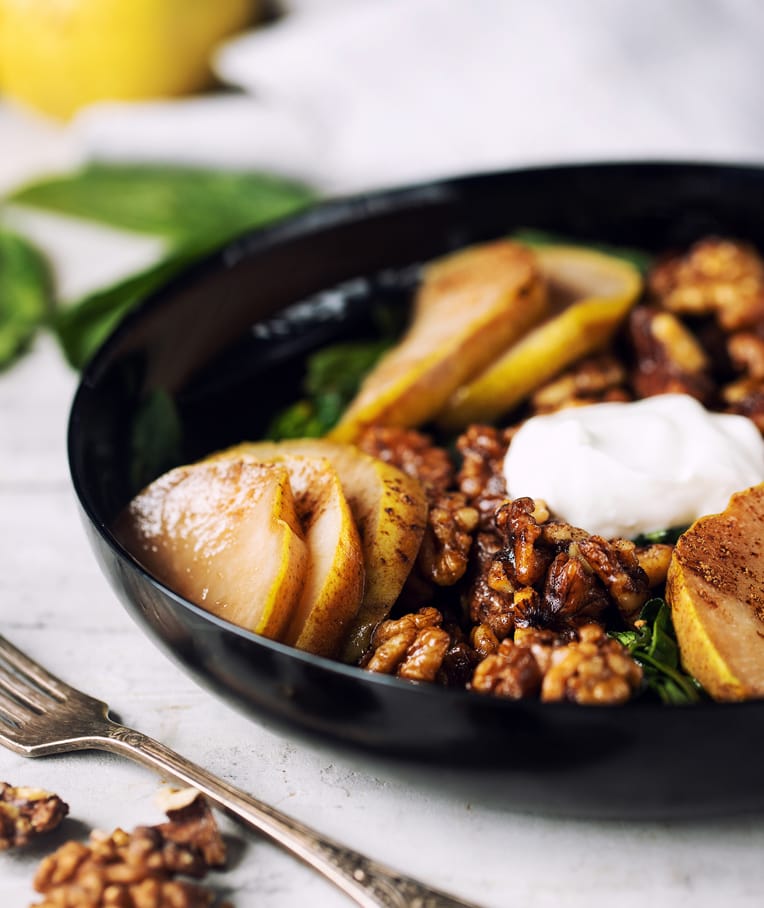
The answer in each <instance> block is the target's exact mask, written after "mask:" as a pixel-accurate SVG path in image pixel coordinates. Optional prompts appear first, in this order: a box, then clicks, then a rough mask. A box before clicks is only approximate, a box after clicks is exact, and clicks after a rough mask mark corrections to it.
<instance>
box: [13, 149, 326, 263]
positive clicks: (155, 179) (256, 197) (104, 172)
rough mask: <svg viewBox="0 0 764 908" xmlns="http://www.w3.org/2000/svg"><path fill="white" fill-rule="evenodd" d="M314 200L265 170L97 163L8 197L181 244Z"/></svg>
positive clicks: (211, 238) (226, 234) (224, 235)
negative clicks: (225, 169) (151, 234)
mask: <svg viewBox="0 0 764 908" xmlns="http://www.w3.org/2000/svg"><path fill="white" fill-rule="evenodd" d="M313 199H314V195H313V193H312V192H311V191H310V190H308V189H307V188H306V187H304V186H302V185H300V184H297V183H292V182H290V181H288V180H282V179H279V178H277V177H273V176H267V175H265V174H260V173H243V172H231V171H223V170H207V169H203V168H196V167H175V166H170V165H119V164H91V165H89V166H87V167H84V168H83V169H81V170H79V171H77V172H75V173H73V174H68V175H64V176H60V177H55V178H52V179H48V180H43V181H41V182H38V183H33V184H31V185H29V186H26V187H24V188H22V189H20V190H19V191H17V192H16V193H14V194H13V195H12V196H11V197H10V200H11V201H13V202H15V203H18V204H22V205H29V206H32V207H34V208H43V209H46V210H48V211H55V212H58V213H61V214H67V215H73V216H75V217H80V218H85V219H88V220H93V221H100V222H101V223H104V224H108V225H110V226H112V227H120V228H123V229H125V230H134V231H136V232H138V233H153V234H158V235H160V236H165V237H168V238H169V239H171V240H174V241H176V242H177V243H178V244H180V245H183V244H185V243H187V242H193V243H194V244H195V245H198V244H199V243H209V242H218V243H222V242H223V241H224V240H226V239H228V238H230V237H232V236H234V235H235V234H237V233H240V232H242V231H243V230H246V229H247V228H249V227H255V226H257V225H260V224H264V223H266V222H267V221H271V220H274V219H275V218H279V217H283V216H284V215H286V214H289V213H290V212H292V211H295V210H296V209H297V208H300V207H302V206H303V205H306V204H307V203H309V202H310V201H312V200H313Z"/></svg>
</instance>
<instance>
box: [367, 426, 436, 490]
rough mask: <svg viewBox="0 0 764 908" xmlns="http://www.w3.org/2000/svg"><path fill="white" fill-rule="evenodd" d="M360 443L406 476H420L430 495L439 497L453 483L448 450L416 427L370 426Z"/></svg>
mask: <svg viewBox="0 0 764 908" xmlns="http://www.w3.org/2000/svg"><path fill="white" fill-rule="evenodd" d="M356 444H357V446H358V447H359V448H360V449H361V450H362V451H365V452H366V453H367V454H371V455H372V457H377V458H379V460H384V461H385V462H386V463H389V464H392V465H393V466H394V467H398V469H399V470H401V471H402V472H403V473H406V475H407V476H411V477H413V478H414V479H418V480H419V481H420V482H421V483H422V486H423V487H424V490H425V492H426V493H427V495H428V497H437V496H438V495H440V494H441V493H442V492H445V491H446V489H448V488H449V487H450V486H452V485H453V483H454V467H453V464H452V463H451V459H450V458H449V456H448V452H447V451H446V450H444V449H443V448H439V447H437V446H436V445H433V443H432V439H431V438H430V437H429V436H427V435H424V434H422V433H421V432H416V431H414V430H413V429H399V428H397V427H395V426H369V427H368V428H367V429H365V430H364V431H363V433H362V434H361V436H360V438H359V439H358V441H357V442H356Z"/></svg>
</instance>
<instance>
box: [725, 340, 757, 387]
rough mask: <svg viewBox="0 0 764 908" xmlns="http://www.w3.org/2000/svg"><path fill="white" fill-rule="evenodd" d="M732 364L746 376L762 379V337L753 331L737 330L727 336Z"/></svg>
mask: <svg viewBox="0 0 764 908" xmlns="http://www.w3.org/2000/svg"><path fill="white" fill-rule="evenodd" d="M727 353H728V355H729V358H730V361H731V362H732V365H733V366H734V367H735V368H736V369H737V370H738V371H739V372H742V373H744V374H745V376H746V377H747V378H752V379H755V380H757V381H761V380H762V379H764V337H761V336H760V335H759V334H756V333H754V332H753V331H738V333H737V334H732V335H730V336H729V337H728V338H727Z"/></svg>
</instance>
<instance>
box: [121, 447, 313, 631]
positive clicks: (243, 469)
mask: <svg viewBox="0 0 764 908" xmlns="http://www.w3.org/2000/svg"><path fill="white" fill-rule="evenodd" d="M115 534H116V536H117V538H118V539H119V540H120V542H121V543H122V544H123V545H124V547H125V548H126V549H127V550H128V551H129V552H130V553H131V554H132V555H133V556H134V557H135V558H136V559H137V560H138V561H140V562H141V563H142V564H143V565H144V566H145V567H146V569H147V570H148V571H149V572H150V573H152V574H153V575H154V576H155V577H157V578H158V579H159V580H161V581H162V582H163V583H164V584H166V585H167V586H168V587H170V589H172V590H175V591H176V592H178V593H180V594H181V595H182V596H185V598H186V599H188V600H190V601H191V602H194V603H196V605H199V606H201V607H202V608H205V609H207V610H208V611H210V612H212V613H213V614H215V615H218V616H219V617H221V618H225V619H227V620H228V621H231V622H232V623H233V624H238V625H239V626H241V627H244V628H247V630H250V631H254V632H255V633H258V634H263V635H265V636H266V637H271V638H273V639H279V638H280V637H281V636H282V634H283V633H284V632H285V631H286V629H287V628H288V627H289V625H290V622H291V620H292V615H293V613H294V611H295V609H296V608H297V605H298V603H299V602H300V599H301V596H302V591H303V586H304V583H305V578H306V574H307V569H308V549H307V546H306V544H305V540H304V539H303V535H302V529H301V527H300V522H299V520H298V517H297V513H296V511H295V503H294V499H293V496H292V488H291V485H290V482H289V474H288V472H287V470H286V467H284V466H283V465H280V464H274V463H268V464H261V463H254V462H252V461H247V460H234V459H231V460H229V461H226V462H221V463H199V464H193V465H191V466H184V467H177V468H176V469H174V470H171V471H170V472H169V473H165V474H164V475H163V476H160V477H159V479H157V480H155V481H154V482H152V483H151V485H149V486H148V487H147V488H146V489H144V490H143V491H142V492H139V494H138V495H136V497H135V498H134V499H133V500H132V501H131V502H130V504H129V505H128V506H127V508H126V509H125V510H124V511H123V512H122V514H121V515H120V517H119V519H118V520H117V523H116V526H115Z"/></svg>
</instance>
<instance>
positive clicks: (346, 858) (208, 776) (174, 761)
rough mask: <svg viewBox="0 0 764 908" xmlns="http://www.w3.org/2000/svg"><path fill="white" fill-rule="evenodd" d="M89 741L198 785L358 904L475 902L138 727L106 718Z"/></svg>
mask: <svg viewBox="0 0 764 908" xmlns="http://www.w3.org/2000/svg"><path fill="white" fill-rule="evenodd" d="M89 745H90V746H92V747H94V748H97V749H99V750H106V751H109V752H111V753H116V754H121V755H123V756H126V757H129V758H131V759H133V760H136V761H137V762H138V763H142V764H144V765H145V766H148V767H150V768H151V769H154V770H158V771H159V772H161V773H167V774H169V775H171V776H172V777H174V778H175V779H177V780H178V781H180V782H182V783H183V784H184V785H190V786H192V787H194V788H197V789H198V790H199V791H201V792H202V793H203V794H204V795H206V796H207V797H208V798H209V799H210V800H211V801H214V802H215V803H216V804H217V805H218V806H219V807H221V808H222V809H223V810H224V811H225V812H226V813H228V814H231V815H232V816H234V817H236V818H237V819H239V820H243V821H244V822H245V823H247V824H248V825H249V826H252V827H253V828H254V829H256V830H257V831H258V832H260V833H262V834H263V835H265V836H267V837H268V838H269V839H271V840H272V841H273V842H275V843H276V844H278V845H280V846H281V847H282V848H284V849H286V850H287V851H289V852H291V853H292V854H293V855H294V856H295V857H298V858H300V859H301V860H302V861H304V862H305V863H306V864H308V865H309V866H311V867H312V868H313V869H314V870H317V871H318V872H319V873H320V874H322V876H324V877H326V878H327V879H328V880H330V881H331V882H332V883H334V884H335V886H338V887H339V888H340V889H341V890H342V891H343V892H345V893H346V894H347V895H349V896H350V898H352V899H353V900H354V901H355V902H356V903H357V904H358V905H362V906H363V908H377V906H384V908H478V906H476V905H474V904H473V903H471V902H465V901H461V900H460V899H457V898H454V897H453V896H451V895H448V894H447V893H445V892H439V891H438V890H436V889H432V888H430V887H429V886H426V885H425V884H424V883H420V882H419V881H418V880H415V879H412V878H411V877H407V876H404V875H403V874H401V873H398V872H397V871H395V870H392V869H391V868H389V867H386V866H384V865H383V864H379V863H377V861H373V860H372V859H371V858H367V857H365V856H364V855H362V854H359V853H358V852H357V851H353V849H352V848H346V847H345V846H344V845H340V844H339V843H338V842H334V841H333V840H332V839H328V838H326V837H325V836H322V835H321V834H320V833H318V832H316V831H315V830H313V829H310V827H308V826H305V825H304V824H302V823H300V822H298V821H297V820H293V819H292V818H291V817H288V816H286V815H285V814H283V813H281V811H279V810H276V809H275V808H273V807H269V806H268V805H267V804H263V803H262V801H258V800H257V799H256V798H253V797H252V796H251V795H248V794H246V793H245V792H243V791H241V790H240V789H238V788H236V787H234V786H233V785H229V784H228V782H224V781H223V780H222V779H219V778H217V777H216V776H214V775H212V773H210V772H207V770H206V769H202V767H201V766H197V765H196V764H195V763H192V762H191V761H190V760H186V759H185V757H182V756H181V755H180V754H178V753H175V751H173V750H170V748H169V747H165V746H164V744H160V743H159V742H158V741H155V740H154V739H153V738H150V737H148V736H147V735H144V734H142V733H141V732H138V731H134V730H133V729H131V728H126V727H125V726H124V725H119V724H118V723H116V722H113V721H111V720H108V722H107V725H106V726H105V727H104V729H103V731H102V733H99V734H96V735H93V736H92V737H91V738H89Z"/></svg>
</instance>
